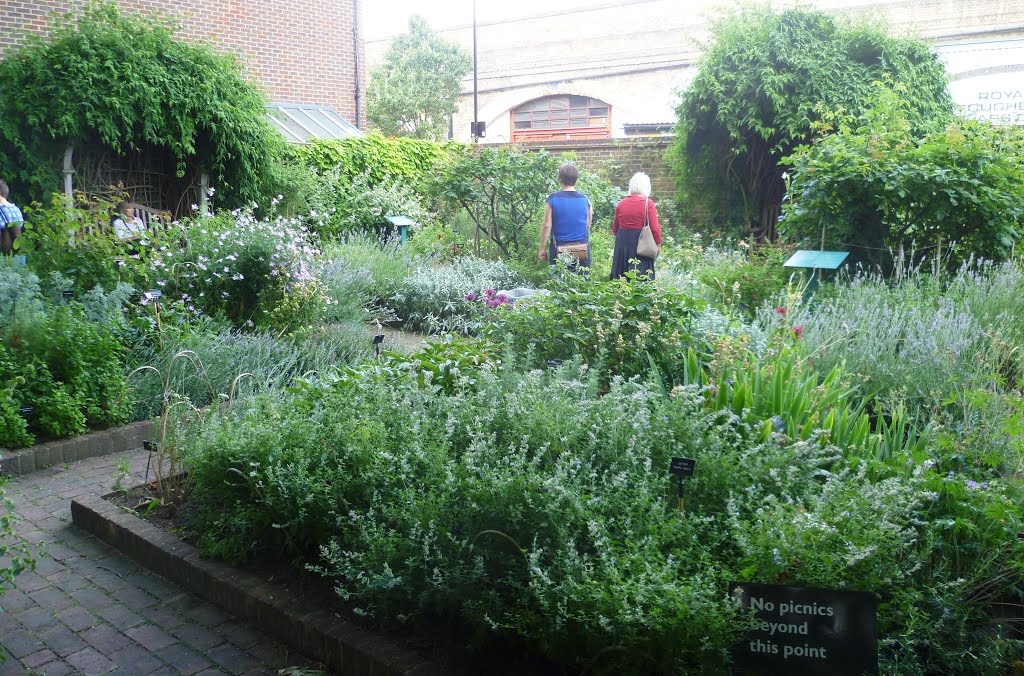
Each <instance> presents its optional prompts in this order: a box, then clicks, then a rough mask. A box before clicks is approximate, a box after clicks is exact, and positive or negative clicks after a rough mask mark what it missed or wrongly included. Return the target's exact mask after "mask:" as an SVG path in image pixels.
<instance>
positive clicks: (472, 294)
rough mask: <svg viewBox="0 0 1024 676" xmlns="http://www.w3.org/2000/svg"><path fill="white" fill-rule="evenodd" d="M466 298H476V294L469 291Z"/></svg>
mask: <svg viewBox="0 0 1024 676" xmlns="http://www.w3.org/2000/svg"><path fill="white" fill-rule="evenodd" d="M466 300H476V294H475V293H472V292H470V293H467V294H466Z"/></svg>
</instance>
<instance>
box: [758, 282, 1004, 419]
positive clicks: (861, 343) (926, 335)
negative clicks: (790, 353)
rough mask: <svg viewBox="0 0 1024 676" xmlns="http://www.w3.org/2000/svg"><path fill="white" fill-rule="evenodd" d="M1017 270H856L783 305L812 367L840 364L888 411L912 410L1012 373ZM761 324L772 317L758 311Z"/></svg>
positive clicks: (933, 405)
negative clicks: (895, 277) (889, 275)
mask: <svg viewBox="0 0 1024 676" xmlns="http://www.w3.org/2000/svg"><path fill="white" fill-rule="evenodd" d="M1022 294H1024V273H1022V272H1021V270H1020V269H1019V268H1017V267H1015V266H1011V265H1005V266H992V265H986V264H981V265H964V266H963V267H962V268H961V269H960V270H959V271H958V272H957V273H956V274H955V275H952V276H951V277H949V278H935V277H932V276H928V275H923V274H912V275H908V276H907V277H905V278H904V279H903V280H902V281H901V282H899V283H890V282H889V281H887V280H884V279H881V278H879V277H877V276H873V275H867V274H858V275H856V276H854V277H853V278H852V279H850V280H849V281H848V283H840V284H837V285H836V286H835V287H834V288H833V289H832V290H831V291H830V292H829V293H827V294H823V299H822V300H820V301H816V302H812V303H809V304H800V305H798V306H797V307H795V308H791V309H790V311H789V313H788V315H787V316H786V318H785V320H784V321H786V322H788V323H789V324H791V325H796V326H800V327H802V328H803V342H804V344H805V346H806V348H807V350H808V352H809V354H811V355H812V357H813V359H812V363H813V364H814V365H815V368H816V369H817V370H818V371H819V372H820V373H826V372H828V371H829V370H831V369H832V368H833V367H835V366H837V365H840V364H845V368H846V370H847V371H848V372H850V373H852V374H856V376H858V377H859V379H860V381H861V382H860V383H859V384H860V385H861V389H862V392H864V393H865V394H868V395H875V396H877V397H878V399H879V400H880V402H881V403H882V406H883V409H885V410H886V411H888V412H891V410H893V409H895V407H896V406H898V405H900V404H902V405H904V406H906V408H907V409H908V410H909V411H911V412H912V413H914V414H915V415H916V414H919V413H921V412H924V411H927V410H929V409H933V408H941V407H942V406H943V405H944V404H946V403H948V401H949V399H950V398H951V397H953V398H955V397H956V396H957V395H959V394H961V393H963V392H965V391H969V390H976V389H984V388H988V387H990V386H991V385H992V383H993V382H994V381H995V380H997V379H999V378H1002V379H1004V380H1006V381H1008V382H1009V383H1010V384H1011V385H1012V384H1013V383H1015V382H1019V378H1020V374H1021V372H1020V368H1021V366H1022V362H1021V351H1022V349H1024V317H1022V316H1021V313H1020V311H1019V307H1020V298H1021V297H1022ZM761 316H762V320H763V322H764V323H766V324H768V325H771V324H773V323H778V322H779V321H782V320H781V318H780V317H779V315H778V313H775V312H772V311H771V310H765V311H763V312H762V315H761Z"/></svg>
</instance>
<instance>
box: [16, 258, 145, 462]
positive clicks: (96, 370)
mask: <svg viewBox="0 0 1024 676" xmlns="http://www.w3.org/2000/svg"><path fill="white" fill-rule="evenodd" d="M0 293H2V297H3V298H4V299H5V301H4V303H3V305H2V306H0V447H7V448H12V447H18V446H25V445H29V444H31V443H32V441H33V440H34V438H35V436H36V435H43V436H46V437H51V438H52V437H61V436H70V435H75V434H81V433H82V432H85V431H86V429H87V428H89V427H93V428H102V427H108V426H111V425H116V424H118V423H123V422H126V421H127V420H128V419H129V417H130V412H131V403H130V400H129V397H128V392H127V389H126V387H125V375H126V373H125V349H124V346H123V343H122V341H121V336H120V333H119V320H118V318H117V317H116V316H111V313H110V309H111V307H112V306H114V307H116V308H120V305H121V303H122V302H123V301H124V300H125V293H126V292H125V290H124V289H118V290H117V291H115V292H114V293H113V294H111V296H109V297H108V296H107V295H105V294H103V293H102V291H101V290H97V291H96V292H94V293H92V294H85V295H83V296H80V297H79V298H77V299H75V300H71V301H67V302H65V301H64V300H48V299H45V298H44V297H43V294H42V290H41V288H40V285H39V280H38V278H37V277H36V276H35V275H34V274H32V273H31V272H29V271H27V270H26V269H25V268H21V267H19V266H18V265H17V264H16V262H13V261H11V260H9V259H8V260H0ZM114 312H118V310H116V309H115V310H114ZM25 407H28V408H31V411H27V412H25V413H20V412H21V411H22V409H23V408H25Z"/></svg>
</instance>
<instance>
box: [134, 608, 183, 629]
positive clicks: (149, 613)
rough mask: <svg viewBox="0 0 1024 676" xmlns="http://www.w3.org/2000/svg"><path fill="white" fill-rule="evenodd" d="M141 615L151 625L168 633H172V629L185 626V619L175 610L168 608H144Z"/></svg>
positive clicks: (140, 612)
mask: <svg viewBox="0 0 1024 676" xmlns="http://www.w3.org/2000/svg"><path fill="white" fill-rule="evenodd" d="M139 614H140V615H142V616H143V617H145V618H146V619H147V620H149V621H150V622H151V623H153V624H155V625H156V626H158V627H160V628H161V629H165V630H167V631H171V630H172V629H175V628H177V627H180V626H181V625H183V624H185V617H184V616H183V615H182V614H181V613H179V612H178V611H177V610H175V609H174V608H169V607H167V606H150V607H149V608H143V609H142V610H140V611H139Z"/></svg>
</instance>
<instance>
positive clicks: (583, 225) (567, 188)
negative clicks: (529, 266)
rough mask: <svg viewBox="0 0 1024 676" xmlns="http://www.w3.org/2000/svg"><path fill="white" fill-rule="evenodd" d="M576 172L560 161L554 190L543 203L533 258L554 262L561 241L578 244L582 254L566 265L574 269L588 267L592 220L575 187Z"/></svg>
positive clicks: (588, 205)
mask: <svg viewBox="0 0 1024 676" xmlns="http://www.w3.org/2000/svg"><path fill="white" fill-rule="evenodd" d="M579 177H580V174H579V171H577V169H576V166H575V165H572V164H563V165H562V166H561V167H559V168H558V184H559V185H560V186H561V187H562V189H561V190H559V191H558V192H553V193H551V194H550V195H548V199H547V204H545V205H544V225H542V226H541V228H540V253H539V254H537V258H539V259H540V260H542V261H547V262H548V263H549V264H551V265H554V263H555V261H556V260H557V259H558V247H559V246H562V245H565V244H582V245H584V247H585V254H584V257H578V258H576V260H575V261H573V263H572V265H571V266H570V267H571V269H573V270H575V271H577V272H583V270H582V268H590V223H591V221H593V220H594V209H593V207H592V206H591V205H590V200H589V199H588V198H587V196H586V195H584V194H583V193H581V192H580V191H578V190H576V181H577V180H579Z"/></svg>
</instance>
